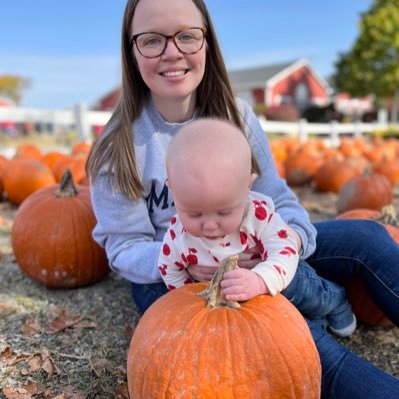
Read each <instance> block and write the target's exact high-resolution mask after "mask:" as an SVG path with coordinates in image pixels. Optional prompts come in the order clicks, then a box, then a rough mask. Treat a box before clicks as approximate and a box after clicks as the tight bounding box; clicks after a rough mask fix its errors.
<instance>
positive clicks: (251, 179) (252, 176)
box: [248, 173, 258, 189]
mask: <svg viewBox="0 0 399 399" xmlns="http://www.w3.org/2000/svg"><path fill="white" fill-rule="evenodd" d="M257 177H258V175H257V174H256V173H251V176H250V178H249V185H248V188H249V189H251V188H252V184H253V183H254V181H255V180H256V178H257Z"/></svg>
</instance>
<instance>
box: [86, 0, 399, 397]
mask: <svg viewBox="0 0 399 399" xmlns="http://www.w3.org/2000/svg"><path fill="white" fill-rule="evenodd" d="M122 61H123V64H122V96H121V99H120V102H119V104H118V106H117V108H116V110H115V112H114V114H113V116H112V118H111V120H110V122H109V123H108V124H107V126H106V128H105V131H104V132H103V134H102V135H101V136H99V139H98V140H97V141H96V142H95V143H94V145H93V147H92V151H91V153H90V156H89V160H88V165H87V167H88V174H89V175H90V178H91V192H92V201H93V207H94V211H95V214H96V217H97V220H98V223H97V226H96V227H95V229H94V233H93V234H94V238H95V239H96V240H97V241H98V242H99V243H100V244H101V245H102V246H104V247H105V249H106V252H107V255H108V258H109V261H110V264H111V267H112V269H113V270H114V271H116V272H117V273H119V274H121V275H122V276H124V277H125V278H127V279H128V280H130V281H131V282H132V294H133V299H134V301H135V303H136V305H137V307H138V308H139V310H140V311H141V312H144V311H145V310H146V309H147V307H148V306H149V305H151V303H152V302H153V301H155V300H156V299H157V298H158V297H160V296H161V295H163V294H164V293H165V292H166V291H167V290H166V287H165V285H164V284H163V282H162V281H161V276H160V274H159V271H158V267H157V259H158V255H159V251H160V246H161V241H162V238H163V235H164V233H165V231H166V228H167V226H168V221H169V219H170V217H171V216H172V215H173V214H174V213H175V208H174V205H173V198H172V197H171V195H170V193H169V191H168V188H167V186H166V185H165V181H166V169H165V152H166V148H167V147H168V144H169V142H170V140H171V138H172V137H173V136H174V135H175V134H176V132H177V131H178V130H179V129H180V128H181V127H182V126H184V125H185V124H186V123H188V122H189V121H190V120H193V119H195V118H198V117H209V116H212V117H218V118H221V119H228V120H230V121H231V122H232V123H234V124H236V125H237V126H238V127H240V128H242V129H244V130H245V132H246V134H247V137H248V140H249V142H250V144H251V147H252V151H253V155H254V157H253V162H252V164H253V165H252V167H253V171H254V172H256V173H257V174H258V176H259V177H258V178H257V179H256V181H255V182H254V184H253V190H254V191H258V192H260V193H263V194H265V195H268V196H270V197H271V198H272V199H273V200H274V203H275V206H276V209H277V211H278V212H279V213H280V215H281V216H282V217H283V219H284V220H285V221H286V223H287V224H289V225H290V227H291V228H292V229H293V230H294V231H295V233H296V235H297V239H298V240H299V241H300V244H301V248H302V249H301V255H302V256H301V258H302V262H301V263H302V265H303V266H306V262H308V263H309V264H310V265H311V266H312V267H313V268H314V269H316V271H317V272H318V274H319V275H321V276H322V277H326V278H329V279H331V280H334V281H340V280H342V279H345V278H348V277H355V278H357V279H358V280H359V281H361V283H362V284H363V286H364V287H365V288H366V289H367V291H368V292H369V294H370V296H371V297H372V298H373V299H374V300H375V301H376V303H377V304H378V305H379V306H380V307H381V308H382V309H383V310H384V312H385V313H386V315H387V316H388V317H389V318H390V319H391V320H392V321H393V322H394V323H395V324H396V325H399V312H398V311H397V309H399V268H398V267H397V264H396V261H395V260H396V259H399V246H397V245H396V244H395V243H394V242H393V240H391V238H390V237H389V235H388V234H387V233H386V231H385V229H384V228H383V227H382V226H380V225H378V224H377V223H374V222H369V221H349V220H346V221H344V220H341V221H330V222H323V223H317V224H316V225H315V226H313V225H311V224H310V222H309V216H308V214H307V212H306V211H305V210H304V209H303V207H302V206H301V205H300V204H299V203H298V201H297V198H296V197H295V195H294V194H293V193H292V191H291V190H290V189H289V188H288V187H287V185H286V183H285V181H283V180H281V179H280V178H279V177H278V175H277V173H276V169H275V166H274V162H273V158H272V155H271V152H270V148H269V144H268V142H267V138H266V135H265V134H264V132H263V131H262V129H261V127H260V125H259V123H258V120H257V118H256V116H255V115H254V113H253V112H252V110H251V109H250V108H249V106H248V105H247V104H245V103H244V102H242V101H239V100H236V99H235V98H234V96H233V94H232V90H231V87H230V84H229V81H228V78H227V73H226V68H225V65H224V62H223V58H222V55H221V52H220V49H219V45H218V43H217V38H216V34H215V31H214V28H213V25H212V22H211V19H210V16H209V14H208V11H207V9H206V6H205V4H204V2H203V1H202V0H170V1H164V0H129V1H128V2H127V5H126V9H125V14H124V19H123V28H122ZM316 230H317V238H316ZM254 250H256V249H254ZM254 250H253V251H254ZM252 258H253V253H246V254H243V255H242V256H241V257H240V262H239V265H240V267H246V268H252V267H254V266H255V264H256V260H255V261H254V260H252ZM305 259H306V262H305ZM189 272H190V274H191V276H192V277H193V278H194V279H196V280H199V281H206V280H210V278H211V275H212V274H213V272H214V270H212V268H210V267H202V266H190V268H189ZM286 290H290V286H289V287H288V288H287V289H286ZM308 324H309V327H310V330H311V332H312V335H313V338H314V340H315V342H316V345H317V348H318V351H319V354H320V358H321V362H322V368H323V374H322V397H324V398H343V399H345V398H349V397H350V398H351V399H354V398H375V397H384V398H394V397H398V394H399V381H398V380H397V379H395V378H393V377H392V376H390V375H388V374H386V373H384V372H383V371H381V370H379V369H377V368H375V367H374V366H372V365H371V364H369V363H367V362H365V361H363V360H362V359H360V358H359V357H357V356H356V355H355V354H353V353H351V352H350V351H348V350H347V349H346V348H345V347H343V346H341V345H339V344H338V343H337V342H336V341H335V340H334V338H332V337H331V336H330V335H329V334H328V333H327V332H326V331H325V329H324V327H323V323H322V322H321V323H318V322H316V321H310V320H309V321H308Z"/></svg>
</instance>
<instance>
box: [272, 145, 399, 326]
mask: <svg viewBox="0 0 399 399" xmlns="http://www.w3.org/2000/svg"><path fill="white" fill-rule="evenodd" d="M270 145H271V151H272V154H273V156H274V159H275V163H276V167H277V171H278V173H279V174H280V176H281V177H283V178H285V179H286V180H287V183H288V184H289V185H290V186H299V185H305V184H307V185H310V186H311V187H313V188H314V189H315V190H316V191H320V192H333V193H336V194H337V202H336V210H337V214H338V216H337V218H338V219H369V220H375V221H376V222H379V223H383V224H384V226H385V227H386V228H387V230H388V232H389V234H390V235H391V236H392V238H393V239H394V240H397V237H398V236H399V229H398V223H397V221H396V219H395V218H393V217H392V213H393V207H392V205H391V204H392V201H393V187H394V186H395V185H397V184H398V183H399V141H398V140H396V139H385V140H384V139H382V138H379V137H374V138H372V139H366V138H363V137H361V138H341V139H340V144H339V146H338V147H337V148H329V147H327V146H326V145H325V143H324V142H323V141H321V140H309V141H307V142H305V143H301V142H300V141H299V140H298V139H295V138H283V139H277V140H273V141H271V144H270ZM387 213H389V214H391V217H389V218H387ZM388 219H389V220H388ZM346 290H347V294H348V299H349V301H350V302H351V304H352V307H353V309H354V312H355V314H356V316H357V318H358V320H360V321H362V322H364V323H366V324H370V325H390V324H392V323H391V321H390V320H389V319H387V317H386V316H385V315H384V314H383V313H382V312H381V311H380V310H379V309H378V307H377V305H376V304H375V303H374V302H373V301H372V300H371V298H370V297H369V296H368V294H367V293H366V292H365V290H364V289H363V288H362V286H361V284H360V283H359V282H358V281H350V282H348V283H347V284H346Z"/></svg>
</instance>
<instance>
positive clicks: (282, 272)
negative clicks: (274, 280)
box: [273, 265, 287, 276]
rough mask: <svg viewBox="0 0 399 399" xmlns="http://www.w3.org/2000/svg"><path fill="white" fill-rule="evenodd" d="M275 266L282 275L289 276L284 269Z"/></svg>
mask: <svg viewBox="0 0 399 399" xmlns="http://www.w3.org/2000/svg"><path fill="white" fill-rule="evenodd" d="M273 266H274V268H275V269H276V270H277V271H278V272H279V273H280V274H284V276H286V275H287V272H286V271H285V270H284V269H283V268H281V267H280V266H277V265H273Z"/></svg>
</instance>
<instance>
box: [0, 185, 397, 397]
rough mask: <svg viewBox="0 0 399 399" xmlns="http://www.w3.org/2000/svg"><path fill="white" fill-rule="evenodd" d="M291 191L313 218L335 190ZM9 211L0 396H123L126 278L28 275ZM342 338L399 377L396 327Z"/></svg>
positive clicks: (325, 211)
mask: <svg viewBox="0 0 399 399" xmlns="http://www.w3.org/2000/svg"><path fill="white" fill-rule="evenodd" d="M295 191H296V192H297V194H298V196H299V198H300V200H301V202H302V204H303V205H304V206H305V207H306V208H307V209H308V210H309V212H310V215H311V219H312V221H316V220H326V219H331V218H333V217H334V216H335V201H336V196H335V195H334V194H323V195H322V194H315V192H314V191H313V190H312V189H311V188H309V187H306V188H301V189H297V190H295ZM397 198H398V197H397V196H395V205H396V206H397V204H396V203H397V202H398V201H397ZM398 204H399V202H398ZM16 211H17V208H16V207H14V206H12V205H10V204H9V203H7V202H0V398H12V399H29V398H35V399H42V398H43V399H44V398H46V399H94V398H96V399H99V398H102V399H106V398H110V399H111V398H112V399H114V398H128V394H127V388H126V354H127V349H128V347H129V342H130V338H131V335H132V332H133V331H134V326H135V324H136V323H137V321H138V313H137V311H136V310H135V308H134V306H133V304H132V301H131V297H130V289H129V284H128V282H127V281H125V280H122V279H120V278H119V277H118V276H117V275H115V274H113V273H111V274H110V275H109V276H108V277H107V278H105V279H104V280H103V281H101V282H99V283H96V284H94V285H91V286H88V287H84V288H79V289H73V290H50V289H46V288H44V287H43V286H41V285H39V284H38V283H35V282H33V281H32V280H31V279H29V278H28V277H26V276H25V275H24V274H23V273H21V271H20V269H19V267H18V265H17V263H16V262H15V259H14V256H13V254H12V249H11V241H10V232H11V226H12V221H13V218H14V216H15V213H16ZM341 343H342V344H344V345H346V346H348V347H349V348H351V349H352V350H353V351H355V352H356V353H358V354H359V355H360V356H362V357H363V358H365V359H367V360H369V361H370V362H371V363H373V364H375V365H377V366H378V367H380V368H382V369H383V370H385V371H387V372H389V373H391V374H393V375H394V376H396V377H398V378H399V329H398V328H396V327H385V328H382V327H367V326H364V325H360V326H359V328H358V330H357V331H356V333H355V334H354V335H353V336H352V337H350V338H348V339H342V340H341Z"/></svg>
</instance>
